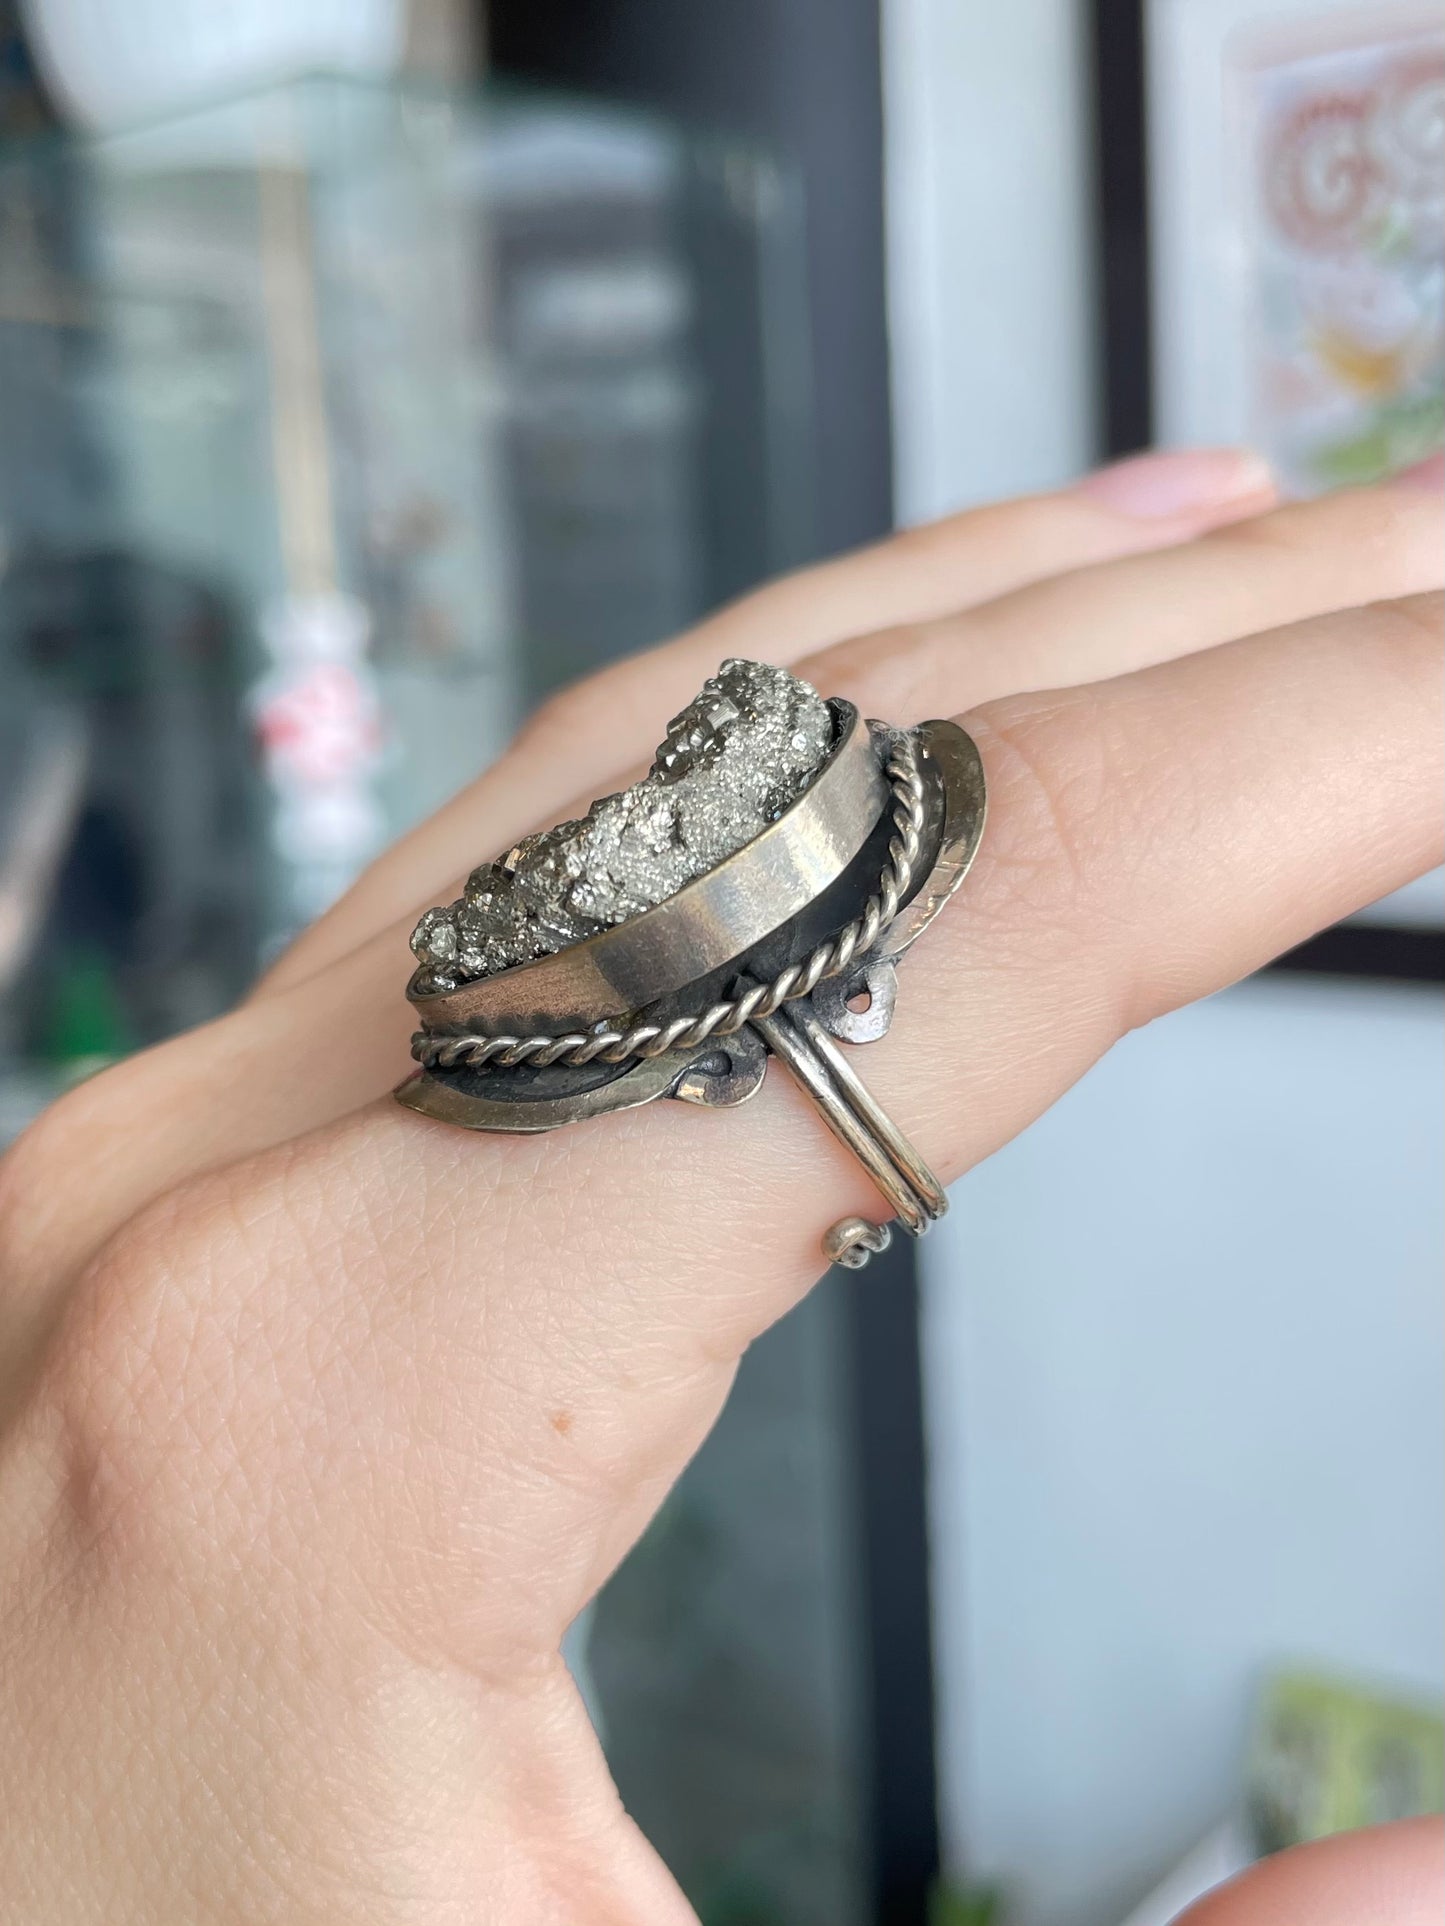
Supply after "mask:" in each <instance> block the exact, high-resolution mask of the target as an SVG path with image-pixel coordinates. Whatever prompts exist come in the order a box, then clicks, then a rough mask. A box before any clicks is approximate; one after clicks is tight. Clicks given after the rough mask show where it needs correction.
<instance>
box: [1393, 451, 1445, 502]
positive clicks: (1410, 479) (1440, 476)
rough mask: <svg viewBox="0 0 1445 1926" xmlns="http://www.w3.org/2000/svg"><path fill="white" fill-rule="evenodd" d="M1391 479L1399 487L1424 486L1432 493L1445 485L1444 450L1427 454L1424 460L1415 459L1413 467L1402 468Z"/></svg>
mask: <svg viewBox="0 0 1445 1926" xmlns="http://www.w3.org/2000/svg"><path fill="white" fill-rule="evenodd" d="M1390 479H1391V481H1393V482H1394V483H1396V484H1397V486H1399V487H1401V488H1424V489H1428V490H1429V491H1430V492H1431V493H1432V494H1433V493H1434V491H1435V490H1436V489H1438V488H1441V487H1445V450H1442V451H1441V453H1439V454H1438V455H1427V456H1426V457H1425V459H1424V461H1417V462H1416V463H1415V465H1414V467H1413V468H1402V469H1401V470H1400V472H1399V474H1398V475H1392V476H1391V477H1390Z"/></svg>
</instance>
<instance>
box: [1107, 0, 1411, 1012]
mask: <svg viewBox="0 0 1445 1926" xmlns="http://www.w3.org/2000/svg"><path fill="white" fill-rule="evenodd" d="M1094 24H1095V78H1096V89H1095V90H1096V103H1097V106H1096V119H1095V124H1096V129H1097V143H1098V179H1099V185H1100V220H1101V249H1100V280H1101V290H1100V292H1101V309H1102V319H1101V345H1102V358H1103V377H1104V417H1105V431H1106V440H1107V442H1108V445H1109V447H1110V449H1111V450H1112V451H1114V452H1117V453H1124V452H1126V451H1127V450H1129V449H1131V448H1136V447H1139V446H1141V445H1143V444H1145V443H1148V442H1151V441H1159V442H1163V443H1185V442H1206V443H1207V442H1233V441H1247V442H1252V443H1253V444H1254V445H1256V446H1258V447H1260V448H1261V449H1263V451H1264V452H1265V453H1266V454H1268V455H1269V457H1270V458H1271V460H1272V461H1273V463H1274V465H1275V468H1276V470H1277V472H1278V473H1279V475H1280V477H1281V480H1282V482H1283V485H1284V486H1285V488H1286V489H1287V490H1288V491H1289V492H1291V493H1294V494H1299V495H1308V494H1316V493H1320V492H1323V491H1324V490H1326V489H1329V488H1333V487H1339V486H1343V485H1347V484H1350V483H1357V482H1368V481H1374V480H1377V479H1380V478H1382V477H1384V476H1387V475H1389V474H1391V473H1394V472H1396V471H1398V470H1399V469H1401V468H1405V467H1408V466H1410V465H1412V464H1413V463H1415V462H1418V461H1421V460H1423V459H1425V458H1427V457H1428V456H1429V455H1431V454H1432V453H1433V452H1434V451H1435V450H1437V449H1438V448H1440V447H1441V446H1442V444H1445V21H1442V18H1441V16H1440V13H1439V10H1438V8H1436V7H1435V6H1433V5H1430V4H1426V0H1375V3H1374V4H1372V5H1370V6H1368V7H1362V6H1361V5H1360V4H1359V0H1094ZM1283 967H1286V968H1292V969H1304V970H1314V971H1320V972H1324V973H1327V974H1336V975H1347V976H1363V977H1374V978H1392V979H1398V980H1406V981H1426V982H1438V981H1440V980H1441V979H1442V977H1445V872H1442V871H1437V872H1435V873H1434V874H1433V875H1431V876H1428V877H1424V878H1421V879H1420V881H1419V882H1418V883H1416V884H1413V885H1411V886H1410V887H1409V888H1408V889H1406V890H1402V891H1399V892H1397V893H1396V894H1395V895H1394V896H1392V897H1389V898H1387V899H1385V901H1384V902H1382V903H1380V904H1377V905H1374V906H1373V907H1372V908H1371V909H1369V910H1367V911H1365V912H1364V913H1363V914H1362V915H1360V916H1359V917H1354V918H1351V919H1350V920H1349V921H1348V922H1347V923H1344V924H1341V925H1339V926H1338V927H1337V928H1335V929H1333V930H1330V931H1327V932H1325V933H1324V934H1323V935H1321V936H1319V937H1316V938H1314V939H1312V941H1311V942H1309V943H1307V944H1305V945H1303V946H1302V947H1301V949H1299V950H1298V951H1296V952H1294V953H1293V954H1292V955H1291V956H1289V957H1288V958H1286V959H1284V964H1283Z"/></svg>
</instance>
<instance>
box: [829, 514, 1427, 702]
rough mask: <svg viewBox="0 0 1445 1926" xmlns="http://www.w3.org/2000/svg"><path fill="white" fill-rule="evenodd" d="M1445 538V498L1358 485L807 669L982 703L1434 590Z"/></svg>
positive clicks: (915, 698)
mask: <svg viewBox="0 0 1445 1926" xmlns="http://www.w3.org/2000/svg"><path fill="white" fill-rule="evenodd" d="M1442 537H1445V502H1442V501H1441V500H1440V498H1439V497H1438V496H1437V495H1436V494H1435V493H1434V492H1430V493H1426V492H1424V491H1422V490H1419V489H1415V488H1400V487H1392V488H1368V489H1351V490H1347V491H1342V492H1340V493H1338V494H1334V495H1326V496H1322V497H1321V498H1320V499H1318V500H1317V501H1311V502H1295V503H1291V504H1290V505H1288V506H1286V507H1284V508H1279V509H1276V510H1275V511H1274V512H1273V513H1272V514H1268V515H1259V516H1254V517H1252V518H1250V519H1249V520H1246V521H1241V522H1236V523H1233V524H1231V525H1230V526H1228V527H1225V528H1220V529H1217V530H1214V531H1212V532H1211V533H1209V534H1207V535H1204V536H1202V537H1201V538H1200V539H1199V540H1197V541H1193V542H1186V543H1183V544H1180V545H1179V546H1177V547H1174V548H1168V549H1163V550H1160V551H1158V552H1156V553H1152V554H1147V555H1143V554H1141V555H1134V556H1128V557H1122V558H1116V559H1114V560H1111V561H1110V562H1108V563H1106V564H1098V565H1095V566H1092V567H1088V568H1082V569H1076V570H1074V571H1072V572H1071V573H1069V574H1061V575H1057V576H1053V577H1050V578H1048V579H1046V580H1042V581H1038V582H1034V583H1030V584H1028V585H1027V586H1025V587H1023V588H1019V589H1016V590H1014V591H1012V592H1011V593H1010V594H1007V595H1003V596H1000V597H998V598H997V599H996V600H994V601H992V602H989V603H986V604H983V605H982V606H980V607H976V608H972V609H967V610H964V611H962V612H961V613H959V614H956V615H952V616H945V617H941V618H938V619H936V620H933V621H930V622H924V623H915V624H914V625H912V627H911V628H910V629H909V630H908V631H907V633H906V636H905V637H904V638H903V639H902V640H903V646H898V647H893V648H888V647H886V646H882V644H883V640H884V639H883V638H880V637H877V636H870V637H858V638H855V639H850V640H848V641H845V642H842V643H839V644H837V645H835V646H834V647H832V648H830V649H827V650H825V651H824V652H823V653H822V654H821V655H820V656H815V657H814V658H813V660H812V667H813V670H814V671H815V672H816V673H817V674H818V675H819V676H820V677H822V678H823V681H824V683H825V685H826V686H827V687H828V688H829V689H830V690H833V689H838V690H839V691H840V692H841V693H843V694H847V693H848V692H849V690H848V682H849V677H850V675H851V674H853V673H854V672H855V671H856V670H859V669H861V670H862V671H863V672H864V674H866V676H867V678H868V694H869V699H870V700H872V701H876V702H880V703H883V704H885V705H886V706H885V707H884V708H883V709H882V710H881V713H884V714H886V715H888V716H890V717H894V718H896V719H898V720H900V721H908V722H911V721H917V720H920V719H921V718H922V717H923V716H924V715H925V714H927V713H929V707H928V705H929V699H930V696H931V695H932V694H933V692H934V691H936V690H938V689H939V688H944V689H947V690H948V691H949V693H950V694H951V695H953V696H955V697H957V699H958V701H959V702H960V704H963V703H967V704H969V705H973V704H976V703H980V702H988V701H992V700H993V699H994V698H995V697H997V696H1002V695H1017V694H1020V693H1022V692H1024V691H1026V690H1030V689H1052V688H1062V687H1065V686H1067V685H1070V684H1073V683H1079V682H1092V681H1095V680H1099V679H1102V678H1104V677H1107V676H1115V675H1120V674H1123V673H1124V672H1125V671H1127V670H1129V669H1138V668H1145V667H1148V666H1149V665H1150V664H1151V663H1155V662H1169V661H1173V660H1174V659H1175V658H1176V657H1178V656H1182V655H1188V654H1190V653H1192V652H1193V651H1195V650H1197V649H1203V648H1209V647H1212V646H1214V645H1215V644H1217V643H1220V642H1228V641H1233V640H1235V639H1236V638H1237V637H1239V636H1242V635H1249V634H1252V633H1256V632H1258V631H1260V630H1263V629H1268V628H1277V627H1282V626H1284V625H1285V624H1286V623H1289V622H1297V621H1300V620H1302V619H1303V618H1304V617H1306V616H1311V615H1322V614H1325V613H1327V612H1328V611H1330V610H1332V609H1342V608H1350V607H1353V606H1356V605H1357V604H1360V603H1364V602H1371V601H1380V600H1386V599H1388V598H1390V597H1394V596H1403V595H1414V594H1420V593H1423V592H1425V591H1427V590H1429V589H1433V588H1438V587H1439V586H1440V583H1441V580H1442V575H1445V562H1442Z"/></svg>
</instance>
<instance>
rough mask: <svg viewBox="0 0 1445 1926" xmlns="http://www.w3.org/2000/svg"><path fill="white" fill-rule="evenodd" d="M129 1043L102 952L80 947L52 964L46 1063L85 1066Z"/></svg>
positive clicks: (108, 1060)
mask: <svg viewBox="0 0 1445 1926" xmlns="http://www.w3.org/2000/svg"><path fill="white" fill-rule="evenodd" d="M133 1047H134V1040H133V1038H132V1037H131V1034H130V1030H129V1026H128V1025H127V1023H126V1020H125V1012H124V1010H123V1008H122V1006H121V1001H120V997H119V995H118V994H117V991H116V987H115V980H114V978H113V976H112V974H111V971H110V968H109V966H108V965H107V963H106V960H105V958H104V956H103V955H102V954H101V953H100V952H99V951H95V950H81V951H78V952H76V953H74V954H72V955H69V956H65V955H62V956H59V957H57V958H56V960H55V963H54V965H53V977H52V982H51V987H50V996H49V1000H48V1005H47V1008H46V1011H45V1022H44V1034H43V1042H42V1053H43V1055H44V1057H45V1059H46V1061H47V1062H49V1063H55V1064H62V1065H64V1066H65V1067H66V1068H67V1069H74V1070H78V1071H85V1070H91V1069H99V1068H100V1067H101V1065H103V1064H106V1063H111V1062H113V1061H114V1060H115V1059H116V1058H117V1057H123V1056H125V1054H126V1053H127V1051H129V1050H131V1049H132V1048H133Z"/></svg>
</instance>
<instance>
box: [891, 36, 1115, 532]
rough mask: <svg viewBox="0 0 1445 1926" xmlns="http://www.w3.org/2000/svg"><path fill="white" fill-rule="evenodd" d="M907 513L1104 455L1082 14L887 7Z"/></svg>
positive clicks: (900, 473)
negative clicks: (1094, 394) (1098, 421)
mask: <svg viewBox="0 0 1445 1926" xmlns="http://www.w3.org/2000/svg"><path fill="white" fill-rule="evenodd" d="M882 13H883V64H884V101H885V113H886V135H885V160H886V167H887V213H888V324H889V331H890V335H891V339H892V351H893V403H894V438H895V446H894V454H895V473H896V506H897V511H898V517H899V520H900V521H903V522H913V521H918V520H921V519H924V518H925V517H928V516H932V515H940V514H943V513H945V512H946V511H947V510H948V509H951V508H957V507H961V506H964V505H966V504H967V503H970V502H977V501H987V500H990V499H992V498H994V497H995V496H998V495H1010V494H1018V493H1022V492H1024V491H1025V490H1028V489H1033V488H1039V487H1044V486H1047V485H1049V484H1050V483H1053V482H1057V481H1061V480H1063V479H1065V478H1066V477H1068V476H1071V475H1074V474H1077V473H1078V472H1079V470H1080V469H1081V468H1083V467H1084V466H1085V465H1086V464H1087V461H1088V458H1089V452H1090V448H1091V444H1092V440H1093V403H1092V400H1091V396H1090V382H1091V374H1092V360H1091V357H1092V346H1091V338H1092V336H1091V321H1090V295H1089V291H1088V275H1089V272H1090V260H1091V254H1092V240H1091V236H1090V230H1089V208H1090V180H1089V165H1090V163H1089V160H1088V135H1087V131H1086V124H1085V119H1084V95H1083V89H1082V84H1081V76H1082V74H1083V71H1084V66H1085V56H1084V47H1085V41H1084V32H1083V11H1082V8H1081V7H1080V6H1079V5H1077V4H1076V0H1010V3H1009V4H1008V5H1007V6H998V5H991V4H990V5H985V4H975V0H884V4H883V9H882Z"/></svg>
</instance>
